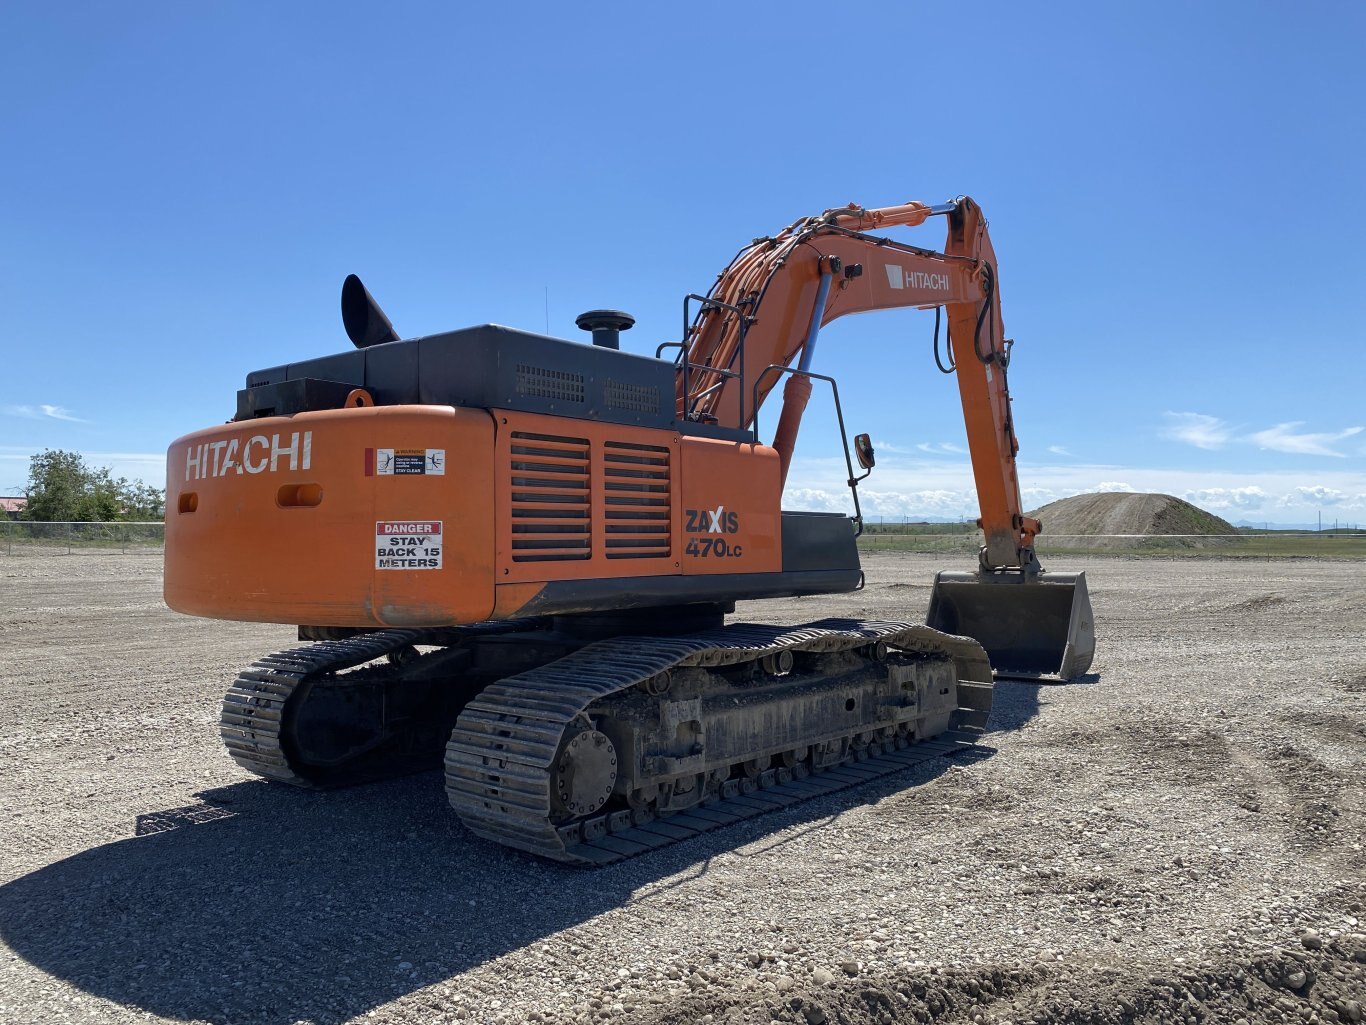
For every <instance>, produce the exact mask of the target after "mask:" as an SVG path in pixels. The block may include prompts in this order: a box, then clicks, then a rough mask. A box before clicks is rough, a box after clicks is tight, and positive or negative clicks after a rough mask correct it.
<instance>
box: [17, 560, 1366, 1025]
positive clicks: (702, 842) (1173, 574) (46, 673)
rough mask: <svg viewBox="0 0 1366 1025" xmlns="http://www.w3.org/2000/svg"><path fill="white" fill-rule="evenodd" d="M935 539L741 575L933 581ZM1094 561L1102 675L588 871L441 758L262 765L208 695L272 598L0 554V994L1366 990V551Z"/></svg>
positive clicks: (980, 1001)
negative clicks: (339, 769)
mask: <svg viewBox="0 0 1366 1025" xmlns="http://www.w3.org/2000/svg"><path fill="white" fill-rule="evenodd" d="M941 561H942V557H935V558H933V559H931V558H924V557H917V556H912V555H881V556H876V557H874V558H872V559H870V560H869V564H868V570H869V572H868V577H869V586H868V588H867V589H866V590H865V591H864V592H862V593H860V594H856V595H849V596H845V597H841V598H836V599H801V600H795V601H789V602H777V603H770V604H768V605H767V606H765V605H759V604H756V605H754V606H751V607H749V608H747V609H744V608H742V610H741V611H742V613H747V615H748V618H753V619H768V620H772V621H779V622H786V623H796V622H801V621H806V620H813V619H819V618H821V617H824V616H831V615H852V616H868V617H878V618H909V619H918V618H920V617H921V616H923V613H924V610H925V606H926V602H927V599H928V596H929V589H928V582H929V580H930V578H931V575H932V571H933V569H934V568H936V566H937V565H938V564H939V563H940V562H941ZM1058 568H1059V569H1067V568H1071V567H1070V566H1067V565H1063V564H1061V563H1060V564H1059V566H1058ZM1086 568H1087V570H1088V576H1089V578H1090V583H1091V589H1092V596H1093V601H1094V604H1095V610H1096V619H1097V632H1098V635H1099V641H1098V649H1097V658H1096V664H1095V667H1094V669H1095V672H1094V674H1093V675H1092V676H1091V677H1088V678H1087V680H1086V681H1084V682H1082V683H1080V684H1073V685H1070V686H1030V685H1024V684H1002V685H1000V686H999V689H998V697H997V706H996V711H995V713H994V714H993V720H992V732H991V733H989V734H988V736H987V738H986V741H987V743H986V745H985V746H984V748H983V750H982V751H981V753H980V754H979V755H978V756H977V757H975V758H973V759H970V760H966V761H964V760H959V761H957V762H939V763H935V764H931V765H925V766H920V767H917V768H915V769H912V770H909V771H908V772H906V773H904V774H902V775H900V776H896V777H893V778H891V779H890V780H882V781H878V782H875V783H872V784H868V785H865V786H864V787H862V788H858V789H855V790H852V791H847V792H844V793H842V794H839V795H836V796H833V797H830V798H826V799H823V800H821V801H817V802H815V803H811V804H807V805H804V806H802V807H799V808H796V809H790V810H788V811H786V812H782V813H778V814H774V815H770V816H767V817H765V818H761V819H759V820H755V821H751V822H748V823H744V824H741V825H739V826H736V827H733V828H731V829H727V830H722V831H720V832H716V833H711V834H707V835H705V836H703V837H700V838H698V839H696V840H693V841H689V842H687V843H685V844H682V845H680V846H677V847H674V848H670V849H667V850H665V851H662V852H659V853H657V854H655V855H651V856H646V857H643V858H640V859H637V860H634V861H631V862H628V863H625V864H623V865H619V866H616V867H613V868H609V869H605V870H599V871H584V870H579V869H572V868H566V867H561V866H557V865H552V864H547V863H542V862H538V861H536V860H534V859H532V858H530V857H525V856H522V855H519V854H516V853H513V852H507V851H504V850H502V849H500V848H498V847H496V846H494V845H492V844H490V843H487V842H484V841H480V840H477V839H475V838H473V837H471V836H470V835H469V834H467V833H466V832H465V831H464V830H463V829H462V828H461V826H460V825H459V824H458V822H457V821H456V820H455V818H454V816H453V815H452V814H451V813H450V811H449V810H448V808H447V807H446V804H445V798H444V795H443V793H442V789H441V782H440V777H439V775H438V774H435V773H433V774H430V775H425V776H420V777H413V778H409V779H405V780H400V781H396V782H391V783H386V784H381V785H375V786H369V787H362V788H359V789H356V790H352V791H347V792H340V793H326V794H315V793H300V792H296V791H292V790H287V789H283V788H279V787H275V786H272V785H269V784H267V783H264V782H261V781H258V780H255V779H251V778H248V777H247V776H246V775H245V774H244V773H242V772H241V770H239V769H238V768H237V767H236V766H235V765H233V763H232V762H230V761H229V760H228V758H227V756H226V755H225V754H224V753H223V751H222V749H221V747H220V745H219V741H218V735H217V725H216V723H217V715H218V702H219V698H220V696H221V693H222V691H223V689H224V688H225V686H226V685H227V683H228V682H229V681H230V679H231V678H232V675H233V673H234V671H235V670H236V669H237V668H238V667H239V666H241V665H242V664H243V663H245V662H247V661H249V660H250V659H251V658H253V657H254V656H256V655H258V654H260V653H262V652H265V651H269V650H272V649H275V648H279V647H281V646H283V645H285V644H287V643H288V642H289V640H290V638H291V635H292V634H291V631H290V630H289V629H288V628H284V627H261V626H246V625H237V624H220V623H210V622H203V621H198V620H193V619H188V618H183V617H180V616H176V615H174V614H172V613H170V612H168V611H166V609H165V608H164V607H163V606H162V605H161V602H160V565H159V561H158V560H157V559H156V558H155V557H149V556H126V557H125V556H69V557H68V556H60V557H55V558H47V559H42V558H37V557H28V556H14V557H11V558H3V557H0V594H3V599H0V1021H3V1022H6V1023H44V1025H47V1023H57V1022H67V1021H71V1022H89V1021H97V1022H105V1021H109V1022H134V1021H137V1022H143V1021H148V1020H151V1021H160V1020H196V1021H197V1020H203V1021H208V1022H214V1023H224V1025H226V1023H242V1022H262V1023H267V1025H290V1023H293V1022H296V1021H304V1022H318V1023H329V1025H330V1023H340V1022H344V1021H349V1020H352V1019H353V1018H359V1019H361V1020H364V1021H367V1022H390V1023H393V1022H408V1021H412V1022H423V1023H426V1022H445V1021H454V1020H467V1019H468V1020H474V1021H508V1022H511V1021H523V1020H528V1019H537V1018H541V1019H544V1020H547V1021H552V1022H559V1021H579V1020H582V1021H597V1020H613V1021H617V1020H626V1021H638V1022H671V1023H672V1022H677V1023H680V1025H681V1023H685V1022H686V1023H691V1022H695V1021H703V1022H755V1023H761V1025H766V1023H768V1022H770V1021H772V1020H779V1021H790V1022H798V1023H806V1025H821V1023H824V1022H826V1021H830V1022H835V1021H849V1022H879V1023H880V1022H892V1021H897V1022H900V1021H906V1022H911V1021H916V1022H926V1021H931V1020H935V1021H951V1022H964V1023H966V1022H975V1021H983V1022H1013V1023H1016V1025H1022V1023H1024V1022H1038V1023H1053V1022H1120V1021H1145V1022H1146V1021H1177V1022H1198V1021H1205V1022H1231V1023H1236V1022H1238V1021H1239V1020H1240V1019H1241V1020H1244V1021H1246V1022H1259V1021H1286V1022H1297V1023H1299V1022H1310V1023H1312V1022H1315V1021H1323V1022H1332V1021H1357V1020H1359V1019H1360V1016H1361V1006H1360V1004H1359V1003H1358V1001H1363V1000H1366V997H1363V994H1364V993H1366V963H1364V962H1366V935H1363V933H1366V882H1364V880H1366V849H1364V848H1363V844H1366V631H1363V629H1362V624H1363V623H1366V585H1364V584H1363V581H1362V577H1361V565H1360V563H1345V562H1344V563H1333V562H1308V561H1279V562H1260V561H1259V562H1254V561H1251V560H1240V561H1236V562H1232V561H1231V562H1201V563H1199V564H1191V563H1189V562H1184V561H1180V562H1178V561H1160V560H1156V559H1154V560H1120V559H1104V558H1099V557H1097V558H1092V559H1090V560H1088V561H1087V563H1086Z"/></svg>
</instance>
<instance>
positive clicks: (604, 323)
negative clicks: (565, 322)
mask: <svg viewBox="0 0 1366 1025" xmlns="http://www.w3.org/2000/svg"><path fill="white" fill-rule="evenodd" d="M635 322H636V318H635V317H633V316H631V315H630V314H629V313H623V312H622V311H621V310H589V311H588V312H587V313H580V314H579V317H578V319H577V320H575V321H574V323H575V324H577V325H578V326H579V327H580V329H582V330H584V331H592V332H593V344H594V345H601V346H602V347H603V348H604V349H620V348H621V333H622V332H623V331H629V330H631V328H632V326H633V325H634V324H635Z"/></svg>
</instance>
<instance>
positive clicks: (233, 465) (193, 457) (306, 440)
mask: <svg viewBox="0 0 1366 1025" xmlns="http://www.w3.org/2000/svg"><path fill="white" fill-rule="evenodd" d="M286 460H288V468H289V469H291V470H307V469H309V467H311V466H312V465H313V432H312V431H304V432H303V433H302V435H301V434H300V433H299V432H298V431H295V432H294V433H292V434H291V435H290V436H289V444H287V445H282V444H280V435H278V434H272V435H271V436H270V437H268V438H267V437H266V436H265V435H264V434H253V435H252V436H251V437H250V438H248V439H247V440H246V442H245V443H243V442H242V441H241V439H239V438H229V439H226V440H224V441H206V442H204V444H202V445H191V446H190V447H189V448H188V449H187V450H186V452H185V479H186V480H203V479H204V478H206V477H226V476H227V475H228V474H230V473H235V474H238V475H239V476H240V475H241V474H243V473H265V472H266V471H267V470H269V471H270V472H271V473H274V472H275V471H276V470H278V469H280V466H281V464H282V463H283V462H285V461H286Z"/></svg>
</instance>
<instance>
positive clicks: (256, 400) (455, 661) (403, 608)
mask: <svg viewBox="0 0 1366 1025" xmlns="http://www.w3.org/2000/svg"><path fill="white" fill-rule="evenodd" d="M931 217H943V218H945V220H946V222H947V226H948V238H947V243H946V245H945V246H944V249H943V251H935V250H931V249H924V248H919V247H916V246H913V245H909V244H907V243H905V242H902V241H898V240H894V239H891V238H888V237H886V236H884V235H882V234H880V232H882V231H883V230H885V229H889V228H893V227H899V226H901V227H913V226H916V225H919V224H922V223H923V222H924V221H926V220H927V219H929V218H931ZM898 307H912V308H918V309H935V310H936V339H935V357H936V360H938V361H939V362H940V367H941V369H943V370H945V372H948V373H955V374H956V375H957V377H958V386H959V392H960V395H961V398H962V404H963V410H964V416H965V419H966V423H967V434H968V442H969V448H970V453H971V460H972V468H973V474H974V477H975V479H976V483H977V492H978V496H979V499H980V503H981V512H982V518H981V520H980V521H979V525H980V526H981V528H982V531H983V537H984V544H983V546H982V548H981V555H980V560H979V565H978V567H977V568H976V570H974V571H972V572H959V573H940V574H939V575H938V576H937V577H936V580H935V586H934V591H933V593H932V597H931V604H930V612H929V622H928V624H920V623H904V622H882V621H863V620H848V619H828V620H823V621H820V622H816V623H811V624H808V625H805V626H800V627H780V626H771V625H762V624H746V623H734V622H732V623H729V624H727V623H726V616H727V614H728V613H731V612H733V611H734V609H735V603H736V602H737V601H748V600H752V599H761V598H771V597H783V596H792V595H812V594H834V593H841V592H848V591H853V590H856V589H858V588H859V587H861V586H862V583H863V573H862V571H861V569H860V567H859V559H858V550H857V546H856V538H857V536H858V534H859V533H860V531H861V528H862V518H861V515H860V513H859V504H858V484H859V482H860V481H861V480H863V479H864V478H865V477H867V476H868V474H869V473H870V472H871V471H872V468H873V464H874V454H873V449H872V445H871V443H870V441H869V439H868V436H867V435H860V436H858V437H857V438H856V439H854V445H853V449H854V454H855V455H854V457H851V456H850V454H849V452H850V446H849V444H848V441H847V438H846V437H845V436H844V420H843V413H842V411H841V410H840V406H839V396H838V391H837V389H836V387H835V381H834V379H833V378H831V377H829V376H827V375H822V374H818V373H816V372H814V371H813V370H812V369H811V368H812V366H813V356H814V353H815V349H816V342H817V339H818V337H819V333H820V329H821V327H822V325H824V324H826V323H829V322H830V321H831V320H834V319H835V318H836V317H840V316H844V315H846V314H851V313H861V312H865V311H870V310H879V309H891V308H898ZM683 308H684V314H683V327H684V334H683V338H682V340H681V341H679V342H666V343H664V344H661V345H660V346H659V348H658V349H657V350H656V351H655V353H654V355H653V356H641V355H635V354H631V353H627V352H623V351H621V349H620V333H621V332H622V331H623V330H626V329H629V328H630V327H631V325H632V324H633V323H634V321H633V320H632V318H631V317H630V316H629V315H627V314H624V313H621V312H620V311H615V310H595V311H591V312H589V313H585V314H584V315H582V316H581V317H579V318H578V325H579V327H581V328H583V329H585V330H588V331H591V332H592V335H593V338H592V342H593V344H591V345H584V344H579V343H575V342H570V341H566V340H563V339H558V338H551V337H547V336H545V335H538V334H532V333H528V332H523V331H517V330H513V329H510V328H505V327H499V326H496V325H491V324H488V325H482V326H479V327H473V328H467V329H464V330H459V331H452V332H447V333H444V334H437V335H427V336H423V337H417V338H410V339H407V340H401V339H400V337H399V335H398V334H397V332H395V331H394V329H393V326H392V324H391V322H390V321H389V319H388V317H387V316H385V314H384V313H383V311H382V310H381V309H380V307H379V306H378V304H377V303H376V302H375V301H374V299H373V298H372V297H371V296H370V294H369V292H368V291H367V290H366V289H365V287H364V286H363V285H362V284H361V283H360V281H359V279H357V278H356V277H354V276H352V277H350V278H348V279H347V281H346V283H345V285H344V286H343V289H342V319H343V324H344V326H345V329H346V332H347V334H348V336H349V337H350V339H351V341H352V343H353V345H354V348H353V349H351V350H349V351H346V352H342V353H338V354H335V355H330V356H323V357H319V358H316V359H310V360H305V361H301V362H298V363H291V364H288V365H285V366H278V367H271V368H267V369H264V370H258V371H254V372H252V373H250V374H249V375H248V377H247V381H246V387H245V388H244V389H242V390H241V391H239V392H238V400H237V412H236V416H235V417H234V419H233V420H232V421H230V422H229V423H228V424H226V425H224V426H218V427H212V428H209V429H207V430H203V431H198V432H196V433H193V434H190V435H187V436H185V437H183V438H181V439H179V440H177V441H176V442H175V443H174V444H173V445H172V446H171V447H170V450H169V452H168V454H167V467H168V471H167V483H168V495H167V517H166V575H165V596H166V602H167V604H168V605H170V606H171V608H173V609H176V610H177V611H180V612H185V613H190V614H193V615H199V616H208V617H213V618H219V619H229V620H242V621H254V622H270V623H289V624H295V625H297V626H298V628H299V638H300V641H301V642H305V643H301V644H300V646H298V647H295V648H290V649H288V650H285V651H281V652H278V653H276V654H272V655H269V656H267V657H265V658H262V659H260V660H258V661H257V662H255V663H253V664H252V665H251V666H249V667H247V668H246V669H244V670H243V671H242V672H241V674H240V675H239V676H238V678H237V679H236V681H235V682H234V683H233V684H232V686H231V688H230V689H229V690H228V693H227V695H226V697H225V699H224V703H223V711H222V722H221V732H222V736H223V739H224V742H225V744H226V745H227V749H228V752H229V754H230V755H231V756H232V757H233V758H234V759H235V760H236V761H237V762H238V763H239V764H240V765H242V766H244V767H245V768H247V769H249V770H250V771H252V772H255V773H257V774H259V775H261V776H264V777H267V778H269V779H273V780H277V781H280V782H283V783H288V784H292V785H295V786H302V787H320V788H326V787H332V786H339V785H345V784H349V783H356V782H363V781H367V780H373V779H378V778H384V777H387V776H391V775H394V774H397V773H403V772H411V771H418V770H421V769H426V768H436V767H437V766H439V765H444V770H445V779H446V790H447V794H448V797H449V799H450V803H451V805H452V807H453V808H454V809H455V811H456V813H457V814H458V815H459V816H460V818H461V820H462V821H463V822H464V823H465V824H466V825H467V826H468V827H469V828H470V829H471V830H472V831H473V832H474V833H476V834H478V835H480V836H483V837H487V838H490V839H493V840H496V841H498V842H500V843H503V844H506V845H508V846H512V847H516V848H519V849H522V850H525V851H530V852H532V853H535V854H538V855H541V856H545V857H549V858H554V859H557V860H561V861H569V862H578V863H583V864H602V863H605V862H611V861H616V860H619V859H621V858H625V857H631V856H633V855H637V854H641V853H644V852H646V851H649V850H653V849H655V848H657V847H661V846H664V845H666V844H670V843H673V842H676V841H678V840H681V839H685V838H687V837H690V836H693V835H695V834H697V833H699V832H702V831H704V830H708V829H714V828H717V827H720V826H724V825H727V824H729V823H732V822H735V821H737V820H739V819H743V818H747V817H750V816H752V815H757V814H761V813H763V812H765V811H767V810H770V809H773V808H780V807H785V806H787V805H789V804H792V803H794V802H796V801H800V800H804V799H807V798H810V797H813V796H817V795H820V794H824V793H829V792H831V791H833V790H837V789H840V788H842V787H848V786H853V785H856V784H857V783H860V782H863V781H865V780H867V779H870V778H873V777H875V776H878V775H882V774H886V773H890V772H894V771H896V770H898V769H900V768H902V767H904V766H905V765H907V764H909V763H912V762H915V761H919V760H923V759H925V758H929V757H935V756H939V755H942V754H945V753H949V752H952V751H954V750H957V749H959V748H961V747H963V746H964V745H968V744H971V743H972V742H973V741H974V739H975V738H976V736H977V735H979V734H980V733H981V731H982V729H983V728H984V727H985V724H986V720H987V716H988V714H989V712H990V708H991V697H992V686H993V675H994V674H995V675H1002V674H1008V675H1024V676H1043V677H1052V678H1060V679H1070V678H1074V677H1076V676H1078V675H1080V674H1082V673H1085V672H1086V671H1087V669H1088V668H1089V666H1090V663H1091V657H1092V653H1093V651H1094V631H1093V626H1092V615H1091V606H1090V601H1089V598H1088V596H1087V591H1086V583H1085V577H1084V575H1083V574H1075V575H1071V574H1056V573H1047V572H1045V571H1044V570H1043V569H1042V568H1041V567H1040V565H1039V562H1038V560H1037V558H1036V557H1035V554H1034V538H1035V536H1036V535H1037V534H1038V533H1039V531H1040V530H1041V526H1040V524H1039V523H1038V521H1036V520H1033V519H1031V518H1029V517H1027V516H1025V515H1024V512H1023V509H1022V506H1021V499H1020V490H1019V484H1018V481H1017V478H1016V464H1015V454H1016V451H1017V450H1018V443H1017V441H1016V437H1015V430H1014V425H1013V422H1012V418H1011V411H1010V395H1009V391H1008V388H1007V382H1006V375H1007V369H1008V367H1009V364H1010V350H1011V343H1010V341H1009V340H1007V339H1005V337H1004V329H1003V326H1002V320H1001V311H1000V301H999V296H998V289H997V269H996V258H995V254H994V252H993V250H992V246H991V242H990V240H989V238H988V236H987V226H986V220H985V218H984V217H983V215H982V212H981V210H980V209H979V208H978V206H977V205H976V204H975V203H974V202H972V201H971V200H970V199H966V198H960V199H958V200H956V201H954V202H952V203H947V204H943V205H939V206H930V205H926V204H923V203H907V204H904V205H901V206H894V207H887V208H883V209H876V210H869V209H864V208H861V207H857V206H850V207H846V208H839V209H835V210H830V211H827V212H825V213H823V214H821V215H819V216H815V217H808V218H804V219H802V220H799V221H796V222H795V223H793V224H792V225H790V226H789V227H787V228H785V229H784V230H783V231H781V232H779V233H778V234H776V235H774V236H772V237H768V238H760V239H757V240H755V241H754V242H753V243H752V244H750V245H748V246H746V247H745V248H744V249H743V250H742V251H741V252H740V254H739V255H738V256H737V257H736V258H735V259H734V260H733V261H732V262H731V264H730V266H729V267H728V268H727V269H726V270H725V271H724V272H723V273H722V274H721V275H720V277H719V278H718V279H717V281H716V283H715V284H714V286H713V287H712V288H711V290H710V291H709V292H707V293H706V294H705V295H699V294H691V295H689V296H687V297H686V298H685V300H684V307H683ZM941 311H943V312H944V313H946V315H947V320H948V329H947V340H946V344H947V347H948V353H949V355H948V362H947V365H946V364H945V363H944V360H943V359H942V358H941V357H940V353H939V343H938V325H939V319H938V318H939V316H940V312H941ZM669 349H674V350H677V351H676V353H675V354H674V355H673V358H663V357H664V354H665V352H666V351H667V350H669ZM784 378H786V381H785V383H784V386H783V397H782V409H781V413H780V416H779V418H778V422H777V426H776V430H775V433H774V436H773V441H772V444H764V443H763V442H762V441H761V440H760V425H759V422H758V415H759V411H760V409H761V408H762V407H763V405H764V403H765V400H766V399H767V397H768V396H769V394H770V393H771V392H772V390H773V389H774V388H775V387H777V385H778V383H779V382H780V381H782V380H783V379H784ZM813 382H818V383H821V384H822V385H826V384H828V385H829V386H830V388H831V389H832V392H833V395H834V400H835V408H836V412H837V414H838V420H839V430H840V433H841V441H842V444H843V447H844V452H845V460H846V466H847V468H848V471H849V486H850V489H851V493H852V504H853V508H854V515H853V516H852V517H850V516H846V515H844V514H837V513H813V512H793V511H783V510H782V509H781V508H780V499H781V496H782V492H783V487H784V483H785V481H786V478H787V474H788V470H789V467H790V465H791V459H792V454H793V451H794V447H795V443H796V440H797V435H798V429H799V427H800V423H801V419H802V413H803V410H804V408H805V406H806V404H807V400H808V398H809V396H810V395H811V392H812V387H813ZM855 457H856V458H857V460H858V462H859V465H860V467H861V469H862V471H863V472H862V473H861V474H858V473H856V472H855V470H854V458H855Z"/></svg>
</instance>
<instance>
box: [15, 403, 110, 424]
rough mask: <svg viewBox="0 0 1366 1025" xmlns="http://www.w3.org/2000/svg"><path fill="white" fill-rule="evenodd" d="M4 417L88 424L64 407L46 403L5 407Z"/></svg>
mask: <svg viewBox="0 0 1366 1025" xmlns="http://www.w3.org/2000/svg"><path fill="white" fill-rule="evenodd" d="M5 415H6V416H22V417H23V418H24V419H26V420H44V419H50V420H66V421H67V422H69V423H73V424H88V423H89V422H90V421H89V420H82V419H81V418H80V417H79V416H73V415H72V413H71V410H69V409H67V408H66V407H65V406H50V405H47V404H46V403H42V404H39V405H37V406H6V407H5Z"/></svg>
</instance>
